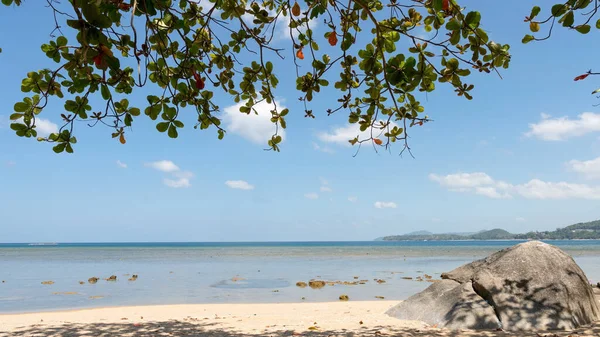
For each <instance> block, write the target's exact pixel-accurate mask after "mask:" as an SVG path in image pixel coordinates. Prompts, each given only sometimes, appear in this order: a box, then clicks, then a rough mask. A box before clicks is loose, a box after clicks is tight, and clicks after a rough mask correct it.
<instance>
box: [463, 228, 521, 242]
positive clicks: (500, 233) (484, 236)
mask: <svg viewBox="0 0 600 337" xmlns="http://www.w3.org/2000/svg"><path fill="white" fill-rule="evenodd" d="M514 236H515V235H514V234H511V233H509V232H507V231H505V230H504V229H500V228H496V229H492V230H489V231H483V232H479V233H476V234H473V235H470V236H469V237H470V238H471V239H473V240H510V239H514Z"/></svg>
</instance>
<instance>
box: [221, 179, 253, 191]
mask: <svg viewBox="0 0 600 337" xmlns="http://www.w3.org/2000/svg"><path fill="white" fill-rule="evenodd" d="M225 185H227V186H229V187H230V188H234V189H238V190H253V189H254V185H250V184H249V183H248V182H246V181H244V180H227V181H226V182H225Z"/></svg>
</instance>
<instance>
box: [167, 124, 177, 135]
mask: <svg viewBox="0 0 600 337" xmlns="http://www.w3.org/2000/svg"><path fill="white" fill-rule="evenodd" d="M167 134H168V135H169V137H171V138H177V128H176V127H175V125H171V126H169V132H167Z"/></svg>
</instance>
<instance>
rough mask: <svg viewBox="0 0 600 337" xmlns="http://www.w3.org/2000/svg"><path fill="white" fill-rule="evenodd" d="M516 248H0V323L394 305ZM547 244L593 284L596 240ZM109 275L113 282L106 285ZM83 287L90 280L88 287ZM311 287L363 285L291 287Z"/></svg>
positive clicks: (413, 244)
mask: <svg viewBox="0 0 600 337" xmlns="http://www.w3.org/2000/svg"><path fill="white" fill-rule="evenodd" d="M520 242H521V241H368V242H252V243H246V242H235V243H187V242H186V243H58V244H54V243H50V244H35V243H34V244H31V243H23V244H0V281H1V283H0V313H20V312H39V311H55V310H70V309H80V308H93V307H110V306H125V305H127V306H129V305H157V304H192V303H193V304H200V303H283V302H327V301H337V300H338V298H339V296H340V295H342V294H344V295H348V296H349V298H350V300H352V301H362V300H369V301H373V300H375V301H377V300H380V299H379V298H378V297H376V296H381V297H383V298H384V299H386V300H403V299H406V298H408V297H409V296H411V295H413V294H415V293H417V292H419V291H421V290H423V289H425V288H426V287H427V286H429V285H430V284H431V283H429V282H427V281H419V280H417V277H421V278H422V279H423V280H427V277H431V279H440V274H441V273H442V272H446V271H450V270H452V269H454V268H456V267H458V266H460V265H462V264H465V263H468V262H471V261H473V260H476V259H480V258H483V257H485V256H487V255H489V254H491V253H493V252H495V251H498V250H501V249H503V248H506V247H509V246H512V245H515V244H517V243H520ZM546 242H547V243H549V244H552V245H555V246H558V247H559V248H561V249H562V250H564V251H565V252H566V253H568V254H570V255H571V256H572V257H573V258H574V259H575V261H576V262H577V263H578V264H579V266H580V267H581V268H582V269H583V270H584V272H585V273H586V276H587V277H588V279H589V280H590V282H593V283H596V282H600V240H580V241H579V240H564V241H562V240H552V241H546ZM134 274H135V275H138V277H137V279H136V280H135V281H129V280H128V279H129V278H131V276H132V275H134ZM112 275H115V276H116V277H117V279H116V281H107V280H106V279H107V278H109V277H110V276H112ZM425 275H427V277H426V276H425ZM92 277H97V278H99V280H98V281H97V282H96V283H94V284H91V283H89V282H88V279H89V278H92ZM410 278H412V279H410ZM311 279H320V280H326V281H334V282H335V281H341V282H344V281H348V282H354V281H363V283H364V284H357V285H343V284H335V285H333V286H331V285H328V286H325V287H323V288H322V289H311V288H310V287H305V288H300V287H298V286H296V283H297V282H299V281H302V282H308V281H309V280H311ZM377 280H382V281H379V282H378V281H377ZM47 281H51V282H47ZM43 282H45V283H46V284H43ZM80 282H81V283H80ZM48 283H51V284H48Z"/></svg>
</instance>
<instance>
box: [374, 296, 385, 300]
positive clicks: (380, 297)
mask: <svg viewBox="0 0 600 337" xmlns="http://www.w3.org/2000/svg"><path fill="white" fill-rule="evenodd" d="M375 298H378V299H380V300H383V299H384V298H385V297H383V296H375Z"/></svg>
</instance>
